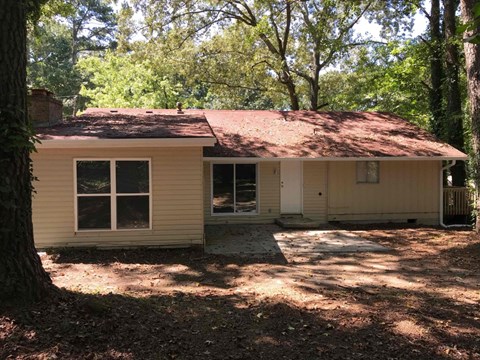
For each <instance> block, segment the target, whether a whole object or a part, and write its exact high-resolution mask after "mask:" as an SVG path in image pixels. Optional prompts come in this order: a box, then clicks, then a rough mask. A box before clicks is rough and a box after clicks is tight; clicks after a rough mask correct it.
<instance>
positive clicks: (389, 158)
mask: <svg viewBox="0 0 480 360" xmlns="http://www.w3.org/2000/svg"><path fill="white" fill-rule="evenodd" d="M299 159H300V160H302V161H412V160H417V161H428V160H439V161H440V160H445V161H450V160H460V161H465V160H468V156H467V155H465V156H371V157H365V156H364V157H352V156H351V157H317V158H306V157H305V158H304V157H289V158H282V157H270V158H262V157H208V156H204V157H203V160H208V161H237V162H242V161H246V162H248V161H293V160H299Z"/></svg>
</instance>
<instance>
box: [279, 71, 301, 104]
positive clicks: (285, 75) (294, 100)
mask: <svg viewBox="0 0 480 360" xmlns="http://www.w3.org/2000/svg"><path fill="white" fill-rule="evenodd" d="M280 82H281V83H282V84H283V85H285V87H286V88H287V91H288V96H289V98H290V108H291V110H300V102H299V101H298V95H297V89H296V87H295V83H294V82H293V79H292V77H291V75H290V73H289V71H288V70H283V71H282V75H281V77H280Z"/></svg>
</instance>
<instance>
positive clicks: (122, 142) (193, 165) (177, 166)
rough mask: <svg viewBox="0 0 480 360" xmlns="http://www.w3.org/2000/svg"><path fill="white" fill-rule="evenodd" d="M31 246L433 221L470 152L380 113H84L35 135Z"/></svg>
mask: <svg viewBox="0 0 480 360" xmlns="http://www.w3.org/2000/svg"><path fill="white" fill-rule="evenodd" d="M37 136H38V138H39V139H40V140H41V144H39V145H38V146H37V149H38V152H37V153H34V154H33V155H32V159H33V171H34V175H35V176H36V177H37V178H38V181H36V182H35V184H34V186H35V189H36V193H35V195H34V199H33V222H34V234H35V241H36V245H37V247H40V248H42V247H52V246H98V247H115V246H120V247H131V246H139V245H147V246H172V247H174V246H191V245H202V244H203V243H204V225H208V224H260V223H273V222H274V221H275V219H277V218H280V217H281V216H283V215H285V214H288V215H291V214H296V215H297V216H303V217H305V218H309V219H311V220H312V221H315V222H317V223H318V224H323V223H327V222H332V221H339V222H344V221H345V222H347V221H363V222H388V221H394V222H416V223H421V224H439V223H441V222H442V219H441V213H442V211H441V208H442V205H441V202H442V196H441V193H442V176H443V174H442V172H443V170H442V169H445V168H446V167H447V166H449V164H451V162H452V161H457V160H461V161H464V160H466V159H467V156H466V155H465V154H464V153H462V152H460V151H458V150H456V149H455V148H453V147H452V146H449V145H447V144H445V143H442V142H440V141H439V140H437V139H436V138H435V137H434V136H433V135H431V134H429V133H428V132H426V131H424V130H422V129H420V128H419V127H417V126H415V125H413V124H410V123H408V122H407V121H406V120H404V119H402V118H400V117H398V116H395V115H392V114H388V113H380V112H313V111H243V110H241V111H235V110H184V111H177V110H158V109H154V110H141V109H88V110H87V111H86V112H85V113H84V114H83V115H81V116H79V117H77V118H74V119H71V120H69V121H65V122H59V123H55V124H51V125H47V126H43V127H39V128H37Z"/></svg>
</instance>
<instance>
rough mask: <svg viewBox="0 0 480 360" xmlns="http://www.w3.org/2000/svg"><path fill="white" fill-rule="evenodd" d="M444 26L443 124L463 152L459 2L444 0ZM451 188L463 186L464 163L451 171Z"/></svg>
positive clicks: (454, 144) (455, 144) (464, 176)
mask: <svg viewBox="0 0 480 360" xmlns="http://www.w3.org/2000/svg"><path fill="white" fill-rule="evenodd" d="M443 4H444V16H443V19H444V24H445V80H446V85H447V86H446V91H447V94H446V95H447V96H446V97H447V107H446V112H445V124H446V126H447V133H448V143H449V144H450V145H453V146H454V147H456V148H457V149H458V150H461V151H464V150H465V144H464V135H463V115H462V98H461V95H460V86H459V49H458V46H457V44H456V43H455V37H456V33H457V26H456V19H455V13H456V11H457V8H458V5H459V0H444V1H443ZM451 174H452V183H453V186H465V179H466V172H465V163H464V162H463V161H459V162H458V163H457V164H456V165H455V166H454V167H452V169H451Z"/></svg>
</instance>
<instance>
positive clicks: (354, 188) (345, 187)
mask: <svg viewBox="0 0 480 360" xmlns="http://www.w3.org/2000/svg"><path fill="white" fill-rule="evenodd" d="M440 167H441V162H440V161H380V169H379V174H380V181H379V183H378V184H357V182H356V164H355V162H353V161H351V162H350V161H348V162H329V164H328V220H340V221H341V220H366V221H388V220H399V221H405V220H407V219H418V222H420V223H438V215H439V186H440V185H439V172H440Z"/></svg>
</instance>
